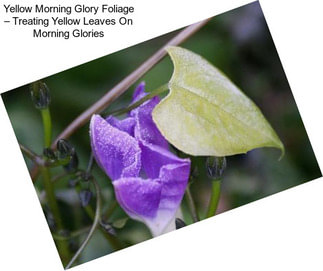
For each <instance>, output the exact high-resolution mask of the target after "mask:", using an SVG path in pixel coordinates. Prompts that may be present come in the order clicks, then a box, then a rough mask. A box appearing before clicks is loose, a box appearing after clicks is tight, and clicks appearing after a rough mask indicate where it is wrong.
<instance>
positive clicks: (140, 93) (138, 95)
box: [131, 82, 146, 104]
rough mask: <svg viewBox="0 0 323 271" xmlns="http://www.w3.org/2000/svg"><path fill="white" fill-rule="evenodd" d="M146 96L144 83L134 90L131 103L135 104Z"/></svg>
mask: <svg viewBox="0 0 323 271" xmlns="http://www.w3.org/2000/svg"><path fill="white" fill-rule="evenodd" d="M144 96H146V93H145V82H141V83H140V84H139V85H138V86H137V87H136V88H135V90H134V92H133V95H132V101H131V103H132V104H133V103H135V102H137V101H139V100H140V99H142V98H143V97H144Z"/></svg>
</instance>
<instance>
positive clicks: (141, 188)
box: [113, 177, 162, 223]
mask: <svg viewBox="0 0 323 271" xmlns="http://www.w3.org/2000/svg"><path fill="white" fill-rule="evenodd" d="M113 186H114V189H115V193H116V197H117V200H118V202H119V204H120V205H121V206H122V208H123V209H124V210H125V211H126V212H127V214H128V215H129V216H130V217H131V218H133V219H137V220H140V221H142V222H144V223H145V222H146V221H147V220H149V219H153V218H154V217H156V214H157V210H158V205H159V202H160V195H161V190H162V185H161V184H160V183H159V181H158V180H152V179H146V180H145V179H142V178H139V177H138V178H121V179H118V180H115V181H114V182H113Z"/></svg>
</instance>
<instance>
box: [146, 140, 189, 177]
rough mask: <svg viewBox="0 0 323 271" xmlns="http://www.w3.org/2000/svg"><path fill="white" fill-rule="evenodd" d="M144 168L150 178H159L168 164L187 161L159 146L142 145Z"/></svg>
mask: <svg viewBox="0 0 323 271" xmlns="http://www.w3.org/2000/svg"><path fill="white" fill-rule="evenodd" d="M140 148H141V161H142V167H143V169H144V171H145V173H146V175H147V176H148V178H158V177H159V174H160V169H161V168H162V166H164V165H168V164H181V163H183V162H185V161H187V160H185V159H181V158H179V157H177V156H176V155H175V154H173V153H171V152H170V151H168V150H165V149H164V148H161V147H159V146H157V145H152V144H146V143H140Z"/></svg>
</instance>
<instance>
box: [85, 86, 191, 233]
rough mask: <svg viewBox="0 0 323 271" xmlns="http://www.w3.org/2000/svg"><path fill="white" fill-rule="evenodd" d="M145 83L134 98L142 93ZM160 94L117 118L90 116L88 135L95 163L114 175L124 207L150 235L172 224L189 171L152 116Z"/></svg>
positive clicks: (168, 228)
mask: <svg viewBox="0 0 323 271" xmlns="http://www.w3.org/2000/svg"><path fill="white" fill-rule="evenodd" d="M144 89H145V85H144V83H141V84H139V86H138V87H137V88H136V89H135V91H134V94H133V100H132V103H134V102H136V101H138V100H140V99H141V98H143V97H144V96H145V95H146V93H145V92H144ZM159 101H160V99H159V97H157V96H156V97H154V98H152V99H150V100H148V101H146V102H144V103H143V104H142V105H140V106H139V107H137V108H135V109H133V110H132V111H130V112H129V114H128V116H127V118H125V119H123V120H119V119H117V118H115V117H112V116H109V117H108V118H106V119H104V118H102V117H101V116H99V115H93V116H92V119H91V124H90V138H91V145H92V151H93V154H94V157H95V159H96V161H97V163H98V165H99V166H100V167H101V168H102V169H103V170H104V171H105V173H106V174H107V175H108V176H109V177H110V179H111V180H112V184H113V186H114V190H115V194H116V199H117V201H118V202H119V204H120V206H121V207H122V208H123V209H124V211H125V212H126V213H127V214H128V215H129V216H130V217H131V218H132V219H135V220H139V221H141V222H143V223H145V224H146V225H147V226H148V228H149V229H150V231H151V232H152V234H153V235H154V236H157V235H160V234H162V233H165V232H168V231H171V230H173V229H175V214H176V211H177V210H178V209H179V206H180V203H181V201H182V198H183V195H184V192H185V189H186V186H187V182H188V178H189V173H190V160H189V159H182V158H179V157H177V156H176V155H175V154H173V153H172V152H170V151H169V144H168V142H167V141H166V139H165V138H164V137H163V136H162V134H161V133H160V131H159V130H158V129H157V127H156V125H155V123H154V122H153V120H152V116H151V113H152V110H153V109H154V107H155V106H156V105H157V104H158V103H159Z"/></svg>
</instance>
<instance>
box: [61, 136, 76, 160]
mask: <svg viewBox="0 0 323 271" xmlns="http://www.w3.org/2000/svg"><path fill="white" fill-rule="evenodd" d="M57 150H58V158H59V159H60V160H62V159H65V158H66V157H69V156H71V155H72V154H73V152H75V151H74V148H73V147H72V145H71V144H70V143H69V142H68V141H67V140H65V139H60V140H58V141H57Z"/></svg>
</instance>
